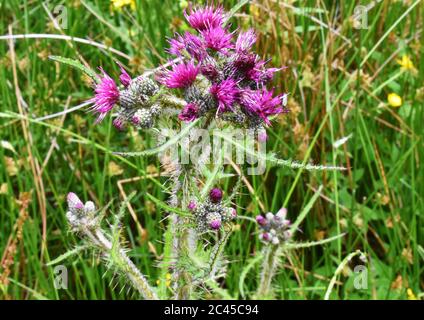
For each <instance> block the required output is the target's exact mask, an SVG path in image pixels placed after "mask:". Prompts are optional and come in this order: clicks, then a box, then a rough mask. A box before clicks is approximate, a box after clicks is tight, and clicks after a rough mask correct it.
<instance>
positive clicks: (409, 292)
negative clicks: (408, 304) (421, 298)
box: [406, 288, 418, 300]
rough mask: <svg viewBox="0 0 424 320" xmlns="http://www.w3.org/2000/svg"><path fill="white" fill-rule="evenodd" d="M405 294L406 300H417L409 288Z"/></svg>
mask: <svg viewBox="0 0 424 320" xmlns="http://www.w3.org/2000/svg"><path fill="white" fill-rule="evenodd" d="M406 294H407V295H408V300H418V298H417V296H416V295H415V294H414V292H413V291H412V289H411V288H408V289H407V290H406Z"/></svg>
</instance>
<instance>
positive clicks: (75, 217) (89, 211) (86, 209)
mask: <svg viewBox="0 0 424 320" xmlns="http://www.w3.org/2000/svg"><path fill="white" fill-rule="evenodd" d="M67 202H68V211H67V212H66V218H67V219H68V221H69V224H70V225H71V227H72V228H73V229H74V230H75V231H81V230H83V229H84V228H92V227H95V226H96V225H97V224H98V222H99V220H98V218H97V217H96V216H95V211H96V207H95V205H94V203H93V202H92V201H87V202H86V203H85V205H84V204H83V203H82V201H81V200H80V199H79V198H78V196H77V195H76V194H75V193H73V192H69V193H68V196H67Z"/></svg>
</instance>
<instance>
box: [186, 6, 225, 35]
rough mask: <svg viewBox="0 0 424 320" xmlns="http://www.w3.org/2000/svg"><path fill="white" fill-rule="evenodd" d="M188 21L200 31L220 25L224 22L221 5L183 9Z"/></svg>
mask: <svg viewBox="0 0 424 320" xmlns="http://www.w3.org/2000/svg"><path fill="white" fill-rule="evenodd" d="M184 16H185V17H186V19H187V21H188V23H189V24H190V25H191V26H192V27H193V28H194V29H196V30H199V31H202V30H205V29H207V28H216V27H221V26H222V25H223V24H224V19H225V14H224V10H223V8H222V7H221V6H218V7H216V8H214V7H213V6H212V5H209V6H206V7H203V8H201V7H196V8H192V7H190V9H189V11H188V12H187V11H184Z"/></svg>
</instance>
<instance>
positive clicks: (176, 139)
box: [112, 119, 200, 157]
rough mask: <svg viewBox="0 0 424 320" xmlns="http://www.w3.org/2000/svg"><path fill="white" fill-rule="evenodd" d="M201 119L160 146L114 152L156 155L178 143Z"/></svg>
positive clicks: (116, 153)
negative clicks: (136, 150)
mask: <svg viewBox="0 0 424 320" xmlns="http://www.w3.org/2000/svg"><path fill="white" fill-rule="evenodd" d="M199 120H200V119H196V120H194V121H193V122H192V123H190V124H189V125H188V126H185V127H184V128H183V129H182V130H181V131H180V132H179V133H178V134H176V135H175V136H174V137H173V138H171V139H169V140H168V141H166V142H165V143H163V144H161V145H160V146H158V147H156V148H152V149H148V150H144V151H140V152H112V153H113V154H114V155H119V156H123V157H137V156H148V155H154V154H157V153H160V152H164V151H165V150H166V149H168V148H169V147H171V146H172V145H174V144H176V143H178V142H179V141H180V140H181V139H182V138H184V137H185V136H186V135H187V134H189V133H190V130H191V129H192V128H193V127H194V126H195V125H196V124H197V123H198V122H199Z"/></svg>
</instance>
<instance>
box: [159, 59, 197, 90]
mask: <svg viewBox="0 0 424 320" xmlns="http://www.w3.org/2000/svg"><path fill="white" fill-rule="evenodd" d="M199 70H200V67H199V66H196V65H195V64H194V63H193V61H188V62H182V63H179V64H174V65H173V67H172V70H168V71H166V72H164V73H163V74H162V75H160V76H159V78H158V80H159V82H160V83H162V84H164V85H165V86H167V87H168V88H174V89H175V88H187V87H189V86H191V85H192V84H193V83H194V81H195V80H196V77H197V74H198V73H199Z"/></svg>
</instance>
